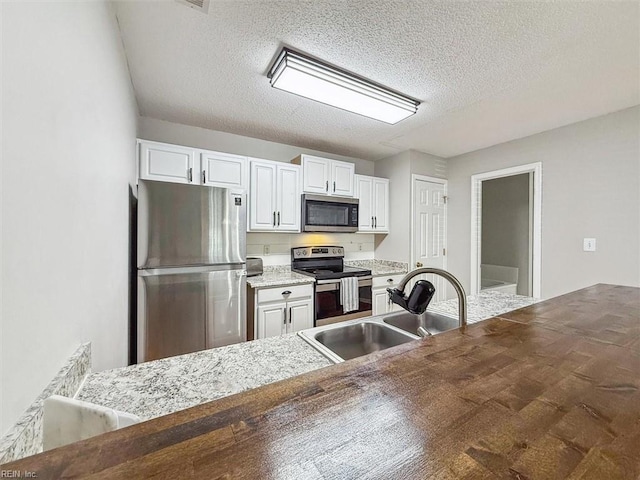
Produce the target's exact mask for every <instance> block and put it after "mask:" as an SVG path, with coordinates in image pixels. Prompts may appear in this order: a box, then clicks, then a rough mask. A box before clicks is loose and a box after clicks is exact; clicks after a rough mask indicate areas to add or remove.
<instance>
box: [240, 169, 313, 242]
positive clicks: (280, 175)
mask: <svg viewBox="0 0 640 480" xmlns="http://www.w3.org/2000/svg"><path fill="white" fill-rule="evenodd" d="M250 170H251V174H250V185H251V187H250V190H249V231H270V232H299V231H300V216H301V212H300V208H301V206H300V167H298V166H296V165H291V164H288V163H282V162H271V161H269V160H258V159H251V160H250Z"/></svg>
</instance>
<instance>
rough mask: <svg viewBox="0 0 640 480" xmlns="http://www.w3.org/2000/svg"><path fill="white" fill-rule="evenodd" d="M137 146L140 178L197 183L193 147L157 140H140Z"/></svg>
mask: <svg viewBox="0 0 640 480" xmlns="http://www.w3.org/2000/svg"><path fill="white" fill-rule="evenodd" d="M139 148H140V151H139V152H140V164H139V167H140V178H143V179H145V180H157V181H160V182H172V183H199V179H198V173H197V169H196V168H195V162H196V151H195V150H194V149H192V148H189V147H180V146H178V145H168V144H164V143H157V142H140V144H139ZM194 172H195V173H194ZM194 175H195V178H194ZM194 180H195V181H194Z"/></svg>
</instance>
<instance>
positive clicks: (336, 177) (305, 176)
mask: <svg viewBox="0 0 640 480" xmlns="http://www.w3.org/2000/svg"><path fill="white" fill-rule="evenodd" d="M291 162H292V163H295V164H297V165H301V166H302V191H303V192H304V193H316V194H319V195H338V196H341V197H353V196H354V187H353V179H354V174H355V165H354V164H353V163H349V162H340V161H338V160H330V159H328V158H320V157H314V156H311V155H300V156H299V157H296V158H294V159H293V160H292V161H291Z"/></svg>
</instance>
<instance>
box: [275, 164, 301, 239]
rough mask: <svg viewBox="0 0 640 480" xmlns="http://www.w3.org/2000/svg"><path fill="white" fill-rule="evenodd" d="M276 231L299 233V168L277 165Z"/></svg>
mask: <svg viewBox="0 0 640 480" xmlns="http://www.w3.org/2000/svg"><path fill="white" fill-rule="evenodd" d="M276 198H277V200H276V206H277V215H276V216H277V221H278V226H277V228H278V230H286V231H290V232H299V231H300V216H301V212H300V208H301V207H300V167H298V166H297V165H278V166H277V181H276Z"/></svg>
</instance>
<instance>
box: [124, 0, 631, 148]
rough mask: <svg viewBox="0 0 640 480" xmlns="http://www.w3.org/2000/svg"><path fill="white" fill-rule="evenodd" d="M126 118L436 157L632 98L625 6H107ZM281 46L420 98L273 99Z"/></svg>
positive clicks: (623, 104)
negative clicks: (125, 76)
mask: <svg viewBox="0 0 640 480" xmlns="http://www.w3.org/2000/svg"><path fill="white" fill-rule="evenodd" d="M116 12H117V17H118V23H119V26H120V30H121V33H122V38H123V43H124V47H125V53H126V55H127V59H128V63H129V66H130V70H131V77H132V81H133V85H134V89H135V93H136V97H137V101H138V105H139V107H140V114H141V115H143V116H147V117H152V118H158V119H162V120H167V121H170V122H175V123H182V124H187V125H193V126H198V127H203V128H207V129H212V130H220V131H224V132H231V133H236V134H240V135H246V136H251V137H256V138H261V139H265V140H271V141H275V142H280V143H285V144H289V145H294V146H299V147H303V148H309V149H315V150H319V151H325V152H330V153H335V154H341V155H348V156H352V157H359V158H364V159H368V160H377V159H380V158H384V157H387V156H390V155H393V154H396V153H398V152H400V151H403V150H407V149H415V150H420V151H423V152H427V153H431V154H434V155H438V156H442V157H450V156H454V155H458V154H461V153H465V152H468V151H472V150H477V149H479V148H483V147H487V146H490V145H494V144H496V143H502V142H505V141H508V140H513V139H516V138H521V137H523V136H527V135H531V134H534V133H538V132H540V131H544V130H548V129H551V128H556V127H559V126H562V125H566V124H569V123H574V122H577V121H580V120H585V119H587V118H591V117H595V116H598V115H602V114H606V113H609V112H613V111H616V110H621V109H624V108H627V107H630V106H633V105H637V104H638V103H640V42H638V37H639V34H640V33H639V32H640V27H639V24H640V4H638V3H637V2H507V3H503V2H501V3H494V2H429V1H375V0H373V1H353V2H344V1H342V0H339V1H338V0H336V1H321V0H316V1H313V2H291V1H268V2H267V1H243V2H234V1H226V2H218V1H215V2H210V7H209V12H208V14H203V13H202V12H199V11H196V10H194V9H190V8H188V7H186V6H184V5H182V4H180V3H178V2H175V1H173V2H171V1H170V2H144V1H119V2H116ZM282 46H289V47H292V48H295V49H297V50H300V51H302V52H305V53H307V54H309V55H312V56H315V57H317V58H321V59H323V60H325V61H327V62H330V63H332V64H334V65H336V66H339V67H342V68H345V69H347V70H349V71H352V72H354V73H357V74H359V75H362V76H364V77H367V78H369V79H371V80H373V81H375V82H377V83H380V84H382V85H386V86H388V87H390V88H392V89H394V90H397V91H400V92H402V93H404V94H406V95H409V96H411V97H414V98H416V99H418V100H420V101H421V102H423V103H422V104H421V105H420V108H419V110H418V113H417V114H416V115H414V116H412V117H410V118H408V119H406V120H404V121H402V122H400V123H398V124H396V125H387V124H385V123H382V122H378V121H375V120H371V119H368V118H365V117H361V116H359V115H356V114H352V113H349V112H344V111H342V110H339V109H336V108H333V107H330V106H327V105H323V104H319V103H317V102H313V101H310V100H308V99H304V98H301V97H297V96H295V95H292V94H289V93H286V92H283V91H279V90H277V89H275V88H272V87H271V86H270V85H269V81H268V79H267V77H266V73H267V71H268V68H269V66H270V65H271V63H272V62H273V59H274V56H275V55H276V54H277V53H278V52H279V51H280V49H281V47H282Z"/></svg>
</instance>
